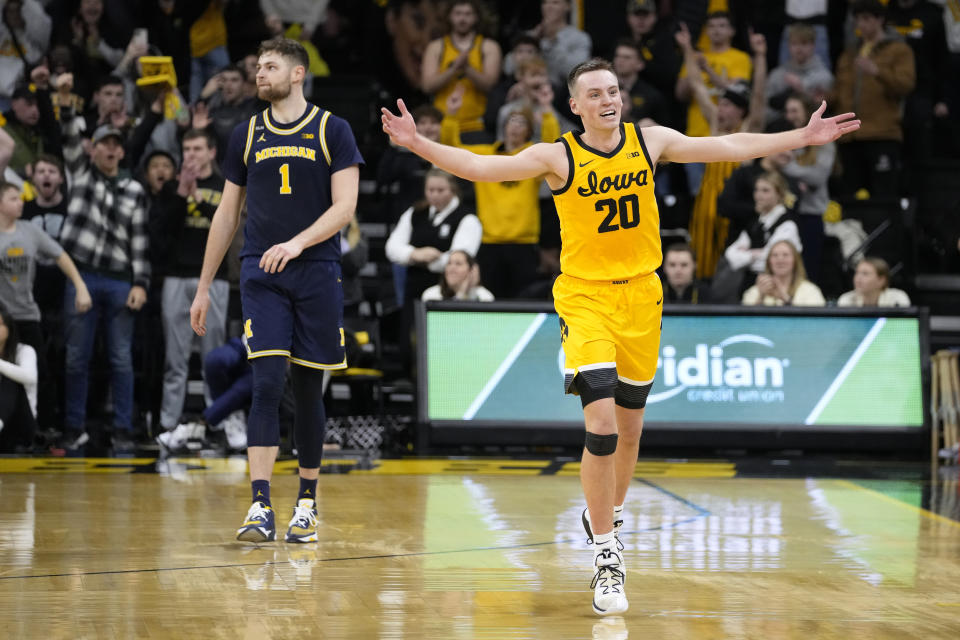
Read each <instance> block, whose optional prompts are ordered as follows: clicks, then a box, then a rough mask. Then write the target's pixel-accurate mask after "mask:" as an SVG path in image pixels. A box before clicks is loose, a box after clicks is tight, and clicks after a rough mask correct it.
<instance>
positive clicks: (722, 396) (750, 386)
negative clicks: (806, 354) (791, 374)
mask: <svg viewBox="0 0 960 640" xmlns="http://www.w3.org/2000/svg"><path fill="white" fill-rule="evenodd" d="M743 344H756V345H760V346H762V347H765V348H768V349H773V348H774V344H773V342H772V341H770V340H769V339H767V338H764V337H763V336H758V335H754V334H749V333H743V334H738V335H734V336H730V337H728V338H725V339H724V340H721V341H720V342H719V343H718V344H715V345H712V346H711V345H707V344H703V343H700V344H697V345H696V346H695V347H694V348H693V354H692V355H687V356H683V355H681V354H679V353H678V351H677V348H676V347H675V346H674V345H672V344H666V345H662V347H661V350H660V358H659V359H658V361H657V369H658V375H657V382H656V383H654V389H657V388H660V389H662V388H663V387H666V390H664V391H660V392H659V393H652V394H650V397H649V398H647V402H648V403H656V402H663V401H665V400H669V399H670V398H672V397H674V396H677V395H680V394H681V393H684V392H686V399H687V401H688V402H727V403H754V402H759V403H779V402H783V401H784V390H783V387H784V370H785V369H786V368H787V367H789V366H790V361H789V360H788V359H785V358H784V359H781V358H778V357H776V356H774V355H769V356H759V357H757V356H754V357H744V356H743V355H736V353H737V349H736V348H735V345H743Z"/></svg>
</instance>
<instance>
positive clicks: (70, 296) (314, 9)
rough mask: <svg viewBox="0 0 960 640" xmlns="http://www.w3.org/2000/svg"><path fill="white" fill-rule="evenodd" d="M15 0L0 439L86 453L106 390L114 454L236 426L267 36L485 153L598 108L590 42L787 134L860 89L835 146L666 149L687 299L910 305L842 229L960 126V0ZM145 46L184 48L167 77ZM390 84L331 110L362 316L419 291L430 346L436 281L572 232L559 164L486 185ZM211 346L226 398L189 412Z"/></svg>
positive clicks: (691, 120) (643, 120)
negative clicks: (232, 191)
mask: <svg viewBox="0 0 960 640" xmlns="http://www.w3.org/2000/svg"><path fill="white" fill-rule="evenodd" d="M2 4H3V7H2V18H3V20H2V22H0V112H2V115H0V125H2V126H0V176H2V182H0V226H2V228H0V247H3V248H4V250H3V251H4V252H3V256H2V258H0V269H2V273H0V277H2V280H3V282H0V294H2V300H0V302H2V311H0V447H2V449H3V450H13V449H16V448H18V447H20V448H29V447H31V446H33V444H32V443H31V442H30V438H29V436H28V435H27V434H29V433H32V432H33V431H34V426H35V425H34V424H33V421H37V422H38V424H39V432H40V433H42V434H45V435H46V436H47V439H46V440H43V442H44V443H45V446H46V445H50V446H52V449H53V450H54V451H55V452H63V451H71V450H77V449H78V448H80V447H82V446H83V445H84V444H85V443H87V442H88V441H89V438H90V436H91V434H90V433H89V430H88V428H87V427H88V424H89V423H90V419H89V418H88V415H87V410H88V407H90V408H91V411H92V412H93V413H95V414H103V415H107V414H108V415H110V416H111V417H110V424H109V428H108V429H107V430H106V431H107V432H108V433H109V434H110V435H111V436H112V438H111V445H112V448H113V450H114V451H117V452H123V451H130V450H132V448H133V447H134V446H135V443H136V441H137V440H138V439H140V438H142V436H143V435H144V433H150V434H151V435H156V434H158V433H159V434H164V433H165V434H167V435H166V436H165V437H163V438H161V441H163V440H166V444H167V445H168V446H169V447H170V448H171V449H177V448H179V447H181V446H184V444H185V443H187V442H188V441H190V440H191V439H192V438H195V437H197V435H196V434H197V431H198V430H200V428H201V427H202V428H203V429H202V430H205V431H206V432H207V433H208V434H209V433H211V432H217V431H220V432H222V433H223V434H224V435H223V437H224V438H225V440H226V442H227V444H228V445H229V446H231V447H232V448H236V449H239V448H242V447H243V441H242V438H241V434H242V431H243V429H242V427H243V422H242V413H239V414H238V411H240V410H241V409H242V404H243V397H244V396H243V393H244V389H245V385H246V384H247V383H246V382H245V381H246V380H247V375H248V371H247V370H246V369H245V367H244V366H243V365H242V362H241V360H242V357H241V356H242V353H243V346H242V344H241V342H240V338H239V332H238V331H235V325H236V323H237V322H239V319H240V317H241V316H240V310H239V303H238V300H237V299H236V298H237V296H235V295H233V296H231V289H232V288H233V285H235V283H236V278H237V269H236V249H237V248H234V252H233V253H232V254H231V256H232V258H231V259H228V260H227V261H225V264H224V267H223V269H222V270H221V272H220V273H218V275H217V280H216V282H215V286H214V288H213V289H212V290H211V298H212V300H213V302H214V304H213V305H212V307H211V316H210V317H209V318H208V327H209V328H208V333H207V335H206V336H205V337H204V339H202V340H201V339H199V338H197V337H196V336H194V335H192V332H190V330H189V324H188V323H187V321H186V313H187V310H188V308H189V304H190V300H191V298H192V296H193V292H194V291H195V288H196V283H197V276H198V275H199V266H200V260H201V258H202V254H203V248H204V245H205V241H206V233H207V231H208V229H209V225H210V220H211V217H212V215H213V212H214V210H215V209H216V206H217V203H218V202H219V199H220V195H221V193H222V190H223V185H224V178H223V177H222V175H221V174H220V171H219V168H218V158H220V157H221V156H222V154H223V152H224V150H225V141H226V140H227V139H228V136H229V134H230V132H231V131H232V129H233V128H234V127H235V126H236V125H237V124H239V123H242V122H245V121H246V120H247V119H248V118H249V117H250V116H251V115H252V114H254V113H256V112H257V111H258V110H262V109H264V108H265V107H266V103H264V102H262V101H260V100H259V99H258V98H257V92H256V78H255V75H256V63H257V57H256V50H257V46H258V44H259V42H260V41H262V40H264V39H266V38H269V37H273V36H277V35H283V36H286V37H291V38H295V39H297V40H299V41H301V42H302V43H303V44H304V46H305V47H306V49H307V51H308V54H309V57H310V68H309V70H308V72H309V73H308V77H307V81H306V93H307V95H308V96H311V95H312V99H313V101H314V102H316V103H317V104H319V105H320V106H321V107H324V106H330V108H331V109H334V110H336V109H337V107H336V106H335V105H342V104H346V102H345V96H344V95H343V94H342V93H341V92H346V91H348V90H357V89H356V88H357V87H360V88H361V89H362V91H365V92H367V93H366V94H364V95H367V96H370V98H369V100H368V102H371V103H379V104H387V105H389V104H392V103H393V102H394V101H395V99H397V98H403V99H404V100H405V102H406V103H407V105H408V106H409V107H410V109H411V111H412V112H413V114H414V118H415V120H416V123H417V128H418V131H419V132H420V133H422V134H423V135H425V136H427V137H430V138H432V139H434V140H438V141H442V142H444V143H447V144H452V145H457V146H462V147H464V148H469V149H471V150H473V151H477V152H481V153H489V154H513V153H517V152H518V151H520V150H522V149H523V148H525V147H526V146H528V145H530V144H532V143H535V142H539V141H547V142H549V141H552V140H554V139H555V138H556V137H557V136H559V135H560V134H561V133H564V132H566V131H569V130H571V129H575V128H577V126H578V123H577V119H576V117H575V116H574V115H573V114H572V113H571V112H570V109H569V105H568V101H567V89H566V75H567V72H568V71H569V70H570V68H571V67H573V66H574V65H576V64H577V63H580V62H583V61H585V60H587V59H588V58H589V57H591V56H596V55H599V56H604V57H607V58H609V59H610V60H611V61H612V62H613V65H614V70H615V73H616V75H617V78H618V80H619V82H620V84H621V97H622V101H623V109H622V116H623V120H624V121H625V122H635V123H637V124H639V125H640V126H641V127H643V126H656V125H659V126H668V127H673V128H676V129H678V130H680V131H683V132H685V133H686V134H687V135H691V136H699V135H711V134H724V133H730V132H735V131H782V130H790V129H794V128H799V127H802V126H804V125H805V123H806V122H807V120H808V119H809V117H810V115H811V114H812V113H813V112H814V111H816V110H817V109H818V108H819V107H820V103H821V101H822V100H824V99H826V100H827V103H828V105H829V106H828V109H829V112H832V113H839V112H843V111H848V110H849V111H855V112H856V113H857V115H858V117H859V118H860V119H861V121H862V123H863V124H862V126H861V128H860V130H859V131H857V132H855V133H854V134H852V135H850V136H848V137H847V138H845V139H843V140H841V141H839V142H838V143H837V144H836V145H833V144H831V145H824V146H821V147H813V148H808V149H801V150H798V151H796V152H793V153H786V154H778V155H776V156H771V157H767V158H761V159H758V160H756V161H754V162H751V163H744V164H742V165H736V164H734V163H714V164H707V165H700V166H695V165H694V166H685V167H682V168H678V167H676V166H671V165H665V166H661V167H659V168H658V171H657V175H656V194H657V198H658V203H659V204H660V207H661V211H662V212H669V215H670V216H671V221H672V222H675V221H676V220H679V221H680V222H679V223H678V224H673V223H671V225H670V227H671V234H672V235H671V237H672V238H673V239H674V240H677V239H678V238H677V237H676V236H677V234H679V235H680V237H679V240H681V241H680V242H677V243H675V244H674V243H668V246H666V247H665V251H664V255H665V258H664V267H663V275H664V280H665V285H666V286H665V291H666V293H665V295H666V300H667V302H668V303H703V302H721V303H738V302H742V303H743V304H767V305H823V304H826V303H828V302H829V303H834V302H836V303H837V304H840V305H857V306H869V305H906V304H909V298H908V297H907V294H906V293H904V292H902V291H899V290H897V289H893V288H891V287H890V285H891V281H893V282H897V280H896V278H897V268H898V266H899V265H894V264H888V262H886V261H884V260H882V259H880V258H876V257H870V256H865V255H863V251H862V250H861V251H860V252H859V253H858V252H857V250H858V247H856V246H852V247H851V246H850V243H849V242H846V243H844V244H843V247H844V248H843V251H842V252H840V251H839V250H837V251H834V250H831V248H830V247H831V246H833V245H831V242H830V235H832V234H837V233H840V232H839V231H837V230H836V227H837V226H838V224H837V223H836V220H837V217H838V216H837V211H839V210H842V209H843V207H844V205H845V204H846V203H850V202H860V203H863V202H867V203H869V202H877V203H879V205H884V204H885V203H887V202H890V201H899V199H900V198H904V197H910V196H912V195H915V194H914V190H915V189H916V188H917V187H916V184H917V183H916V180H915V179H914V178H915V176H916V174H917V173H918V172H920V171H922V167H923V166H924V163H926V162H929V161H930V160H931V159H935V158H938V157H940V158H942V157H955V156H956V155H957V153H958V149H960V83H958V82H957V81H956V78H957V77H960V11H958V10H957V3H956V2H954V1H953V0H942V1H939V0H937V1H931V0H888V1H887V2H881V1H879V0H850V1H845V0H809V1H805V2H799V1H790V0H782V1H775V2H767V1H766V0H764V1H763V2H760V1H759V0H659V1H655V0H611V1H610V2H603V3H594V2H586V0H542V1H541V2H539V3H516V2H505V1H504V0H445V1H441V0H191V1H190V2H187V1H186V0H6V1H5V2H3V3H2ZM145 56H148V57H157V56H160V57H164V58H165V59H168V60H169V63H166V62H163V63H162V65H161V69H162V72H163V73H162V74H161V75H158V72H156V71H155V70H154V71H149V72H148V70H147V67H146V66H145V64H146V63H145V62H144V61H143V60H142V59H143V58H144V57H145ZM768 69H769V71H768ZM352 78H353V79H355V78H362V79H363V81H361V82H353V83H350V82H348V80H349V79H352ZM338 79H339V80H341V81H342V82H341V83H340V84H338ZM351 87H352V88H353V89H349V88H351ZM371 87H372V89H371ZM379 104H369V105H367V106H366V111H363V110H362V109H361V110H358V111H357V112H350V113H338V115H342V116H344V117H346V118H347V119H348V120H349V121H350V122H351V123H352V124H353V125H354V128H355V134H356V136H357V139H358V141H359V142H360V144H361V147H362V148H363V151H364V156H365V157H367V158H368V159H369V162H368V165H367V167H366V168H365V171H366V172H367V173H366V174H364V176H363V178H364V180H365V184H369V185H370V186H369V188H365V189H364V190H363V191H364V194H365V195H366V196H369V197H365V198H363V199H362V200H361V204H360V207H359V210H358V219H359V223H360V224H356V223H353V224H352V225H350V226H348V227H347V228H345V229H344V230H343V234H342V241H341V242H342V245H343V248H344V256H345V258H344V260H345V263H349V264H348V266H349V268H347V266H345V268H344V276H345V277H344V280H345V281H344V287H345V301H346V304H347V312H346V317H347V318H348V319H349V318H350V317H356V316H359V315H364V314H370V313H371V312H370V311H369V309H370V308H371V305H370V304H365V303H373V307H375V308H376V309H379V310H387V311H389V310H390V309H397V310H399V313H398V314H397V315H398V317H400V318H402V320H401V321H400V322H399V323H398V324H399V325H400V326H401V328H400V330H399V332H398V334H399V341H400V343H402V344H401V348H400V352H401V353H402V354H405V356H404V357H403V358H402V359H403V366H404V367H409V366H410V364H411V363H410V358H409V354H410V350H409V339H408V338H409V335H410V329H411V327H412V317H413V315H412V307H413V305H414V304H415V303H416V301H418V300H421V299H423V300H441V299H461V300H475V301H485V300H492V299H493V298H494V297H496V298H497V299H511V298H540V299H549V296H550V287H551V284H552V281H553V279H554V278H555V277H556V275H557V274H558V272H559V251H560V243H561V240H560V233H559V229H558V227H557V222H556V216H555V213H554V211H553V209H552V201H551V198H550V193H549V190H548V189H547V188H546V186H545V185H544V184H543V181H542V180H523V181H516V182H506V183H500V184H477V185H473V184H469V183H465V182H463V181H461V180H458V179H456V178H454V177H453V176H450V175H449V174H446V173H444V172H442V171H439V170H437V169H435V168H432V167H431V166H430V165H429V164H428V163H425V162H424V161H422V160H421V159H419V158H418V157H416V156H414V155H413V154H411V153H409V152H407V151H406V150H404V149H398V148H394V147H391V146H389V143H388V141H387V140H386V137H385V136H383V135H382V134H381V133H380V132H379V131H378V125H377V120H376V118H375V115H374V114H375V113H376V111H377V109H376V107H377V106H379ZM664 215H666V213H664ZM825 218H826V219H827V220H830V222H829V223H827V224H825V222H824V220H825ZM368 222H376V223H377V224H380V225H382V226H383V227H384V228H386V229H387V233H386V234H382V238H383V239H386V242H385V244H384V243H383V242H382V241H381V242H380V243H379V244H377V243H376V242H374V241H373V239H372V238H367V237H365V234H364V233H363V229H364V224H365V223H368ZM27 231H29V233H27ZM834 244H836V245H839V243H834ZM838 254H839V258H838ZM888 257H889V256H888ZM368 260H369V261H373V262H376V261H382V262H383V263H385V264H390V265H392V273H393V283H392V286H390V287H385V288H380V289H379V290H378V291H379V295H382V296H383V299H382V300H370V299H369V297H370V296H369V291H368V290H367V289H366V288H365V287H362V286H360V279H361V278H362V274H364V273H365V269H364V267H365V265H366V263H367V262H368ZM389 269H390V268H389V267H388V271H387V272H389ZM838 272H839V278H840V281H841V282H843V283H844V284H845V286H844V287H842V288H841V289H840V290H835V289H836V287H835V286H834V285H833V284H832V283H834V282H835V281H836V279H837V277H838V275H837V274H838ZM854 272H855V275H854ZM851 287H852V290H851V291H849V292H848V293H845V294H843V295H842V296H841V295H840V293H841V292H842V290H843V289H850V288H851ZM28 294H29V295H28ZM838 297H839V300H837V298H838ZM233 335H237V336H238V337H236V338H234V337H231V336H233ZM194 351H196V352H198V353H199V354H200V361H201V367H203V368H204V369H206V372H207V377H208V379H207V380H206V389H205V404H206V410H205V411H204V412H203V415H199V414H196V415H192V416H189V415H188V416H185V415H183V414H184V412H185V409H184V406H185V397H186V394H187V387H188V385H187V381H188V377H189V375H190V369H191V353H192V352H194ZM31 363H32V364H31ZM31 367H32V369H33V371H32V372H31ZM408 375H409V374H408ZM38 382H39V384H38ZM106 388H108V390H106ZM91 391H92V392H93V393H91ZM37 396H39V398H40V400H39V402H38V401H37ZM88 396H92V397H93V402H91V398H90V397H88ZM218 403H219V404H218ZM105 407H108V408H109V411H103V409H104V408H105ZM213 407H216V408H215V409H212V410H211V408H213ZM148 416H149V417H148ZM181 426H184V427H185V428H184V429H181V430H180V431H177V430H178V429H179V428H180V427H181ZM54 432H56V434H55V433H54ZM38 441H39V440H38Z"/></svg>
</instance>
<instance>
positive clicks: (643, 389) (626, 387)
mask: <svg viewBox="0 0 960 640" xmlns="http://www.w3.org/2000/svg"><path fill="white" fill-rule="evenodd" d="M651 387H653V383H652V382H651V383H649V384H630V383H629V382H624V381H623V380H617V389H616V391H615V392H614V395H613V401H614V402H616V403H617V406H618V407H623V408H624V409H643V408H644V407H646V406H647V396H648V395H650V388H651Z"/></svg>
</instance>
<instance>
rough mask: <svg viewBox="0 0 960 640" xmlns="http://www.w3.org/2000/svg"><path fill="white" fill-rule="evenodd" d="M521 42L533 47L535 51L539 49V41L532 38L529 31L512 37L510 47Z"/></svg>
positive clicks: (514, 46) (513, 47)
mask: <svg viewBox="0 0 960 640" xmlns="http://www.w3.org/2000/svg"><path fill="white" fill-rule="evenodd" d="M521 44H529V45H530V46H532V47H534V48H535V49H536V50H537V51H540V41H539V40H537V39H536V38H534V37H533V36H532V35H530V34H529V33H521V34H520V35H518V36H517V37H516V38H514V39H513V42H512V43H511V44H510V49H511V50H513V49H516V48H517V47H519V46H520V45H521Z"/></svg>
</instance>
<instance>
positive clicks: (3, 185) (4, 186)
mask: <svg viewBox="0 0 960 640" xmlns="http://www.w3.org/2000/svg"><path fill="white" fill-rule="evenodd" d="M11 189H13V190H14V191H16V192H17V193H20V187H18V186H17V185H15V184H13V183H12V182H7V181H5V180H0V198H2V197H3V194H5V193H6V192H7V191H10V190H11Z"/></svg>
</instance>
